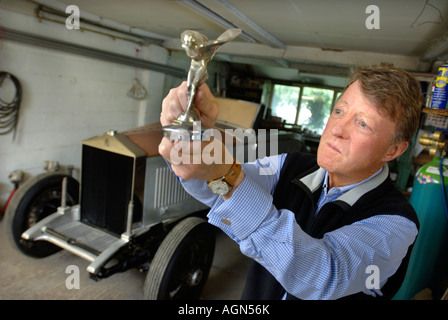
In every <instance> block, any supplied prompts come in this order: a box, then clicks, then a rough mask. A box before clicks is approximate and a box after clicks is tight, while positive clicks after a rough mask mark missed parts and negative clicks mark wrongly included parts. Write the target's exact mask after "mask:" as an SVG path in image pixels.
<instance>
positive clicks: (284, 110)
mask: <svg viewBox="0 0 448 320" xmlns="http://www.w3.org/2000/svg"><path fill="white" fill-rule="evenodd" d="M299 96H300V87H292V86H285V85H281V84H276V85H274V90H273V93H272V100H271V116H274V117H280V118H282V119H283V120H286V122H287V123H295V121H296V115H297V104H298V102H299Z"/></svg>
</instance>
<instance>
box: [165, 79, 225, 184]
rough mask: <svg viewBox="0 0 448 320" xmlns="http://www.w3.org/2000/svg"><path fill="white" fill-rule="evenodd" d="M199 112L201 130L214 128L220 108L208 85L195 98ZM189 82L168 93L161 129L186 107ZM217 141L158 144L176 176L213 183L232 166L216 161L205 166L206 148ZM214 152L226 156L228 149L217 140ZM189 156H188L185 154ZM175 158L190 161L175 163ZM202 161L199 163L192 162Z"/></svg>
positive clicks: (167, 141) (203, 86) (167, 140)
mask: <svg viewBox="0 0 448 320" xmlns="http://www.w3.org/2000/svg"><path fill="white" fill-rule="evenodd" d="M195 98H196V101H195V103H196V112H197V113H198V116H199V119H200V121H201V127H202V128H213V127H214V126H215V121H216V118H217V116H218V105H217V103H216V100H215V98H214V97H213V95H212V93H211V92H210V89H209V88H208V86H207V85H206V84H204V85H202V86H201V87H200V89H199V91H198V92H197V94H196V96H195ZM187 104H188V97H187V83H186V82H183V83H182V84H181V85H180V86H179V87H177V88H174V89H171V90H170V92H169V94H168V95H167V96H166V98H165V99H164V100H163V102H162V113H161V114H160V122H161V124H162V126H165V125H169V124H171V123H172V121H173V120H175V119H176V118H177V117H178V115H179V114H181V113H182V112H184V111H185V110H186V108H187ZM212 141H214V140H213V139H211V140H210V141H194V142H190V141H171V140H169V139H168V138H165V137H164V138H163V139H162V141H161V142H160V145H159V153H160V154H161V155H162V156H163V157H164V158H165V159H166V160H168V162H170V163H171V166H172V169H173V171H174V173H175V174H176V175H177V176H178V177H181V178H183V179H193V178H194V179H201V180H206V181H208V180H211V179H215V178H217V177H219V176H224V175H225V174H226V173H227V171H228V170H229V169H230V167H231V163H230V164H229V163H225V161H224V159H223V160H222V161H217V162H218V163H214V164H205V163H203V162H202V155H203V151H204V148H205V147H206V146H207V145H209V144H210V143H212ZM213 143H215V145H214V146H216V149H215V150H218V149H220V150H221V152H222V155H223V156H224V154H225V152H227V150H226V149H225V146H224V145H223V144H222V142H221V141H218V140H216V141H214V142H213ZM185 153H187V154H185ZM172 157H175V159H188V161H183V162H182V161H181V162H179V161H173V159H172ZM194 159H200V161H199V162H198V161H193V160H194Z"/></svg>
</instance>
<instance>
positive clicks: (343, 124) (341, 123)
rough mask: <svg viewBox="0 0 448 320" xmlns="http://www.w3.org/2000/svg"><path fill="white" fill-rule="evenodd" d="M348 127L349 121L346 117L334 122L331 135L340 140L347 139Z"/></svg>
mask: <svg viewBox="0 0 448 320" xmlns="http://www.w3.org/2000/svg"><path fill="white" fill-rule="evenodd" d="M350 126H351V124H350V119H348V117H343V118H340V119H337V120H334V122H333V124H332V126H331V134H332V135H334V136H336V137H338V138H341V139H347V138H348V137H349V132H350Z"/></svg>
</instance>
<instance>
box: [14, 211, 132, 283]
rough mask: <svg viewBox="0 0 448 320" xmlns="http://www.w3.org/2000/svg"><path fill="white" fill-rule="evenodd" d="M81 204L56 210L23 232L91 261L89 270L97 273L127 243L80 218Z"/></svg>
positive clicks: (30, 239)
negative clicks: (62, 210)
mask: <svg viewBox="0 0 448 320" xmlns="http://www.w3.org/2000/svg"><path fill="white" fill-rule="evenodd" d="M78 218H79V205H78V206H74V207H72V208H67V209H66V210H64V212H59V211H58V212H55V213H53V214H51V215H50V216H48V217H47V218H45V219H43V220H42V221H40V222H38V223H37V224H35V225H34V226H33V227H31V228H30V229H28V230H26V231H25V232H24V233H23V234H22V238H23V239H25V240H28V241H47V242H50V243H53V244H54V245H57V246H58V247H60V248H62V249H65V250H67V251H69V252H71V253H73V254H75V255H77V256H79V257H81V258H83V259H85V260H87V261H89V262H91V264H90V265H89V266H88V267H87V271H88V272H89V273H91V274H93V275H96V274H97V273H98V272H99V271H100V269H101V267H102V266H104V265H105V264H106V263H107V262H108V261H109V260H110V258H111V257H112V256H113V255H114V254H115V253H116V252H117V251H118V250H119V249H120V248H121V247H123V246H124V245H126V244H127V243H128V241H127V240H126V238H120V237H118V236H115V235H113V234H110V233H108V232H105V231H103V230H99V229H97V228H94V227H91V226H89V225H87V224H85V223H83V222H81V221H79V219H78Z"/></svg>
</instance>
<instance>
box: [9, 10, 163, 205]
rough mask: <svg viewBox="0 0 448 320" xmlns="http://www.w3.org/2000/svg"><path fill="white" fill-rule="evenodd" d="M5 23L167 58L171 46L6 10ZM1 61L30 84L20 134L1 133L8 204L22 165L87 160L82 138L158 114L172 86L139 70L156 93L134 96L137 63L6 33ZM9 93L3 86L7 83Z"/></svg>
mask: <svg viewBox="0 0 448 320" xmlns="http://www.w3.org/2000/svg"><path fill="white" fill-rule="evenodd" d="M0 21H1V24H2V26H4V27H7V28H11V29H16V30H21V31H24V32H28V33H35V34H39V35H43V36H47V37H50V38H55V39H60V40H64V41H73V42H76V43H78V44H82V45H86V46H96V47H97V48H99V49H103V50H108V51H113V52H116V53H120V54H127V55H130V56H135V50H136V48H138V49H139V50H140V51H141V53H140V57H143V58H145V59H147V60H151V61H155V62H159V63H166V61H167V52H166V51H165V50H164V49H163V48H161V47H158V46H154V45H151V46H148V47H140V46H138V45H136V44H134V43H131V42H126V41H122V40H113V39H112V38H109V37H106V36H102V35H98V34H94V33H90V32H80V31H75V30H73V31H69V30H67V29H66V28H65V26H64V25H60V24H55V23H52V22H46V21H44V22H38V21H37V19H36V18H34V17H29V16H25V15H21V14H17V13H13V12H9V11H5V10H0ZM0 69H1V70H4V71H7V72H10V73H12V74H13V75H15V76H16V77H17V78H18V79H19V81H20V82H21V84H22V87H23V100H22V104H21V109H20V119H19V125H18V130H17V134H16V139H15V141H14V142H13V141H12V135H11V134H9V135H3V136H0V206H3V204H4V202H5V201H6V199H7V197H8V195H9V192H10V191H11V189H12V184H10V182H9V181H8V174H9V173H10V172H12V171H14V170H16V169H21V170H23V171H24V172H25V173H26V177H27V178H29V177H30V176H33V175H35V174H38V173H41V172H43V166H44V161H45V160H52V161H59V163H60V164H61V165H63V166H66V165H74V166H75V167H76V168H78V169H79V168H80V166H81V163H80V162H81V141H82V140H83V139H86V138H89V137H92V136H95V135H98V134H100V133H103V132H105V131H107V130H109V129H116V130H118V131H121V130H126V129H130V128H134V127H136V126H140V125H143V124H146V123H150V122H154V121H157V120H158V118H159V114H160V106H161V101H162V98H163V94H164V87H163V86H164V79H165V75H163V74H161V73H157V72H151V71H147V70H138V71H137V75H138V77H139V78H140V80H141V82H142V83H143V85H145V87H146V88H147V90H148V98H147V99H146V100H143V101H137V100H134V99H131V98H129V97H128V96H127V92H128V90H129V89H130V88H131V86H132V79H133V78H134V77H135V73H136V71H135V69H134V68H133V67H128V66H123V65H118V64H114V63H110V62H104V61H101V60H97V59H93V58H87V57H81V56H77V55H75V54H70V53H62V52H59V51H53V50H50V49H43V48H39V47H35V46H30V45H24V44H21V43H17V42H12V41H2V45H1V51H0ZM0 94H1V90H0Z"/></svg>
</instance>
